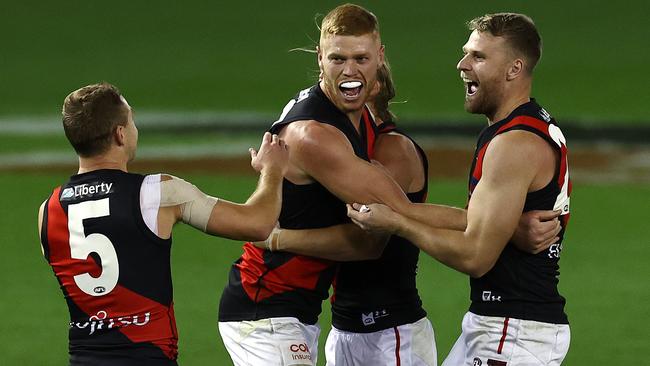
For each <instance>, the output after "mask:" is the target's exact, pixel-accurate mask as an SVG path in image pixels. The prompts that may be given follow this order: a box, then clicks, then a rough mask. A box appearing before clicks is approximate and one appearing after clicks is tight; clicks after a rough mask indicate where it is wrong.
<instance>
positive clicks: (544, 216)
mask: <svg viewBox="0 0 650 366" xmlns="http://www.w3.org/2000/svg"><path fill="white" fill-rule="evenodd" d="M534 212H535V213H536V214H537V217H539V219H540V220H541V221H549V220H553V219H554V218H557V217H559V216H560V214H561V213H562V210H557V211H534Z"/></svg>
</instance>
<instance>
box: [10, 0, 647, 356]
mask: <svg viewBox="0 0 650 366" xmlns="http://www.w3.org/2000/svg"><path fill="white" fill-rule="evenodd" d="M339 4H341V2H331V1H311V2H310V1H293V0H292V1H283V2H272V1H247V2H218V1H196V0H187V1H184V2H178V1H169V0H162V1H157V2H145V1H124V0H118V1H112V2H110V3H109V2H99V1H76V0H75V1H66V2H45V1H29V0H27V1H22V2H12V3H3V6H2V8H1V10H0V44H1V45H2V52H1V55H0V85H1V87H0V188H1V189H2V192H3V194H2V199H1V201H0V202H1V203H2V206H1V207H0V219H1V220H0V238H1V240H2V249H3V250H4V252H5V255H4V256H2V259H0V288H2V289H3V290H4V291H3V295H2V300H0V324H2V326H3V330H4V331H3V332H0V353H2V354H3V358H4V359H5V360H7V361H6V362H7V363H8V364H18V363H19V362H21V363H23V364H28V365H62V364H65V363H66V360H67V322H68V315H67V309H66V306H65V302H64V300H63V297H62V295H61V292H60V290H59V289H58V284H57V282H56V280H55V278H54V276H53V274H52V272H51V270H50V269H49V267H48V266H47V263H45V262H44V261H43V260H42V257H41V255H40V253H39V247H38V238H37V235H36V234H37V233H36V212H37V208H38V205H39V204H40V203H41V202H42V201H43V200H44V199H45V198H47V196H48V195H49V194H50V192H51V190H52V189H53V188H54V187H55V186H57V185H60V184H62V183H64V181H65V180H66V179H67V177H68V176H69V175H71V174H73V173H74V172H75V164H76V157H75V154H74V151H73V150H72V149H71V148H70V147H69V146H68V143H67V141H66V139H65V136H64V134H63V130H62V128H61V124H60V117H59V113H60V108H61V104H62V102H63V99H64V98H65V96H66V95H67V94H68V93H69V92H71V91H73V90H75V89H77V88H79V87H81V86H83V85H87V84H91V83H96V82H100V81H107V82H110V83H112V84H115V85H117V86H118V87H119V88H120V89H121V90H122V92H123V94H124V95H125V96H126V98H127V99H128V101H129V103H130V104H131V105H132V106H133V108H134V110H135V120H136V124H137V125H138V126H139V129H140V148H139V151H138V158H137V161H136V163H135V164H134V165H133V166H132V170H133V171H138V172H142V173H153V172H160V171H164V172H167V173H172V174H175V175H179V176H182V177H184V178H186V179H188V180H190V181H192V182H193V183H195V184H197V185H198V186H199V187H200V188H202V189H203V190H204V191H206V192H209V193H211V194H213V195H215V196H220V197H224V198H226V199H230V200H239V201H243V200H245V199H246V197H247V196H248V194H250V192H252V190H253V189H254V187H255V182H256V178H255V176H254V175H253V171H252V169H250V167H249V165H248V157H247V148H248V147H249V146H257V145H258V144H259V139H260V137H261V134H262V132H263V131H264V130H265V129H266V128H267V127H268V126H269V125H270V124H271V123H272V122H273V121H274V120H275V119H276V118H277V116H278V115H279V114H280V111H281V110H282V108H283V107H284V105H285V104H286V102H287V101H288V100H289V99H290V98H291V97H292V96H293V95H294V94H295V93H296V92H297V91H299V90H301V89H304V88H306V87H308V86H310V85H312V84H313V83H314V82H315V80H316V76H317V74H318V72H317V65H316V56H315V55H314V54H311V53H306V52H300V51H291V50H292V49H295V48H314V47H315V45H316V42H317V40H318V30H317V27H316V24H317V23H318V22H319V21H320V19H321V18H322V16H323V15H324V14H326V13H327V12H328V11H329V10H330V9H332V8H333V7H335V6H336V5H339ZM358 4H360V5H363V6H366V7H367V8H368V9H370V10H371V11H373V12H374V13H375V14H376V15H377V16H378V18H379V20H380V27H381V32H382V41H383V43H384V44H385V45H386V55H387V57H388V59H389V60H390V62H391V66H392V68H393V73H394V78H395V83H396V87H397V98H396V101H397V102H399V103H395V104H394V105H393V107H392V108H393V111H394V112H395V113H396V114H397V115H398V117H399V120H398V123H399V124H400V125H401V126H402V127H404V129H406V130H407V131H410V132H412V134H413V135H415V137H416V140H418V142H420V143H421V144H422V145H423V146H424V147H425V148H426V149H427V152H428V154H429V158H430V165H431V166H430V171H431V174H432V180H431V187H430V194H429V200H430V201H432V202H436V203H444V204H450V205H456V206H464V205H465V200H466V198H465V197H466V188H465V187H466V182H465V179H466V175H467V172H468V169H469V163H470V159H471V152H472V149H473V144H474V138H475V136H476V134H477V133H478V132H479V131H480V130H481V128H483V127H484V126H485V120H484V118H482V117H481V116H472V115H468V114H467V113H465V112H464V110H463V107H462V103H463V94H464V88H463V85H462V83H461V81H460V78H459V73H458V71H457V70H456V69H455V66H456V63H457V62H458V60H459V58H460V56H461V54H462V52H461V47H462V45H463V44H464V43H465V41H466V39H467V36H468V34H469V32H468V31H467V30H466V27H465V22H466V21H468V20H469V19H471V18H473V17H475V16H479V15H482V14H484V13H487V12H499V11H515V12H523V13H525V14H528V15H530V16H531V17H532V18H533V19H534V20H535V22H536V24H537V26H538V28H539V30H540V32H541V34H542V38H543V40H544V52H543V56H542V60H541V61H540V64H539V65H538V67H537V69H536V71H535V82H534V90H533V95H534V96H535V97H536V98H537V99H538V101H539V102H540V104H542V105H543V106H544V107H546V109H547V110H548V111H549V112H550V113H551V114H552V115H554V116H555V117H556V119H557V120H558V121H559V122H560V126H561V127H562V129H563V130H564V132H565V135H566V136H567V139H568V143H569V148H570V149H571V155H570V165H571V169H572V171H571V174H572V176H573V179H574V193H573V196H572V201H573V207H572V211H573V212H572V219H571V225H570V227H569V230H568V234H567V238H566V240H565V244H564V247H565V249H564V251H563V260H562V261H561V266H562V276H561V281H560V289H561V292H562V293H563V294H564V295H565V296H566V297H567V312H568V314H569V318H570V321H571V323H572V344H571V350H570V352H569V355H568V357H567V360H566V362H565V363H566V364H569V365H589V364H595V363H601V362H603V360H609V361H610V362H611V363H613V364H620V365H626V364H639V362H643V361H640V360H643V359H645V358H646V354H647V352H648V351H649V350H650V347H649V346H648V344H650V342H649V341H650V334H649V332H648V330H647V325H646V323H647V320H648V319H649V316H650V314H649V311H648V309H649V308H648V306H647V303H648V301H650V285H649V282H648V280H647V279H648V275H649V274H650V271H649V270H648V269H647V266H646V265H645V260H646V258H648V257H649V256H650V249H648V244H649V239H648V238H649V237H650V229H648V225H647V224H646V223H645V221H647V217H648V215H647V212H648V209H649V208H650V205H649V202H650V201H649V200H648V197H649V196H650V185H649V183H650V144H649V143H650V115H649V114H648V112H647V108H648V106H650V92H648V91H647V90H646V87H647V86H648V84H650V76H648V71H647V63H648V59H649V58H650V46H648V41H647V40H648V39H649V38H650V30H649V28H648V22H647V16H648V14H649V10H650V9H649V8H648V6H647V4H646V2H645V1H641V0H633V1H627V2H625V3H621V4H618V3H617V4H614V2H610V1H601V0H597V1H586V0H577V1H545V2H524V1H501V0H499V1H490V2H485V1H483V2H479V1H466V2H451V1H445V2H428V1H408V0H405V1H400V2H395V1H359V2H358ZM178 229H179V230H178V231H175V233H174V246H175V247H174V250H173V270H174V285H175V303H176V306H175V308H176V311H177V320H178V324H179V331H180V343H179V347H180V358H179V361H180V363H181V364H183V365H206V364H217V365H222V364H229V363H230V361H229V359H228V357H227V355H226V353H225V349H224V348H223V345H222V343H221V340H220V338H219V335H218V333H217V329H216V319H217V318H216V313H217V304H218V301H219V296H220V293H221V290H222V288H223V286H224V285H225V283H226V280H227V271H228V269H229V266H230V264H231V263H232V262H233V261H234V260H235V259H236V258H237V257H238V256H239V255H240V254H241V243H238V242H233V241H227V240H221V239H216V238H212V237H207V236H205V235H202V234H201V233H196V232H194V231H193V230H191V229H187V228H184V227H179V228H178ZM418 280H419V283H420V291H421V295H422V298H423V302H424V304H425V306H426V309H427V311H428V312H429V318H430V319H431V321H432V323H433V324H434V327H435V329H436V337H437V342H438V352H439V359H440V361H442V360H443V359H444V356H445V355H446V354H447V353H448V351H449V349H450V347H451V345H452V344H453V342H454V341H455V339H456V337H457V336H458V335H459V333H460V319H461V318H462V315H463V314H464V313H465V311H466V309H467V307H468V305H469V300H468V283H467V282H468V281H467V278H466V276H464V275H462V274H459V273H456V272H454V271H452V270H449V269H447V268H446V267H443V266H442V265H440V264H439V263H437V262H435V261H433V260H432V259H430V258H428V257H427V256H426V255H422V256H421V261H420V273H419V279H418ZM639 320H642V321H639ZM644 320H645V321H644ZM320 322H321V327H322V331H323V335H326V334H327V331H328V330H329V307H328V304H327V303H325V304H324V308H323V316H322V317H321V321H320ZM323 341H324V339H323ZM321 356H322V353H321ZM323 361H324V357H320V360H319V364H323Z"/></svg>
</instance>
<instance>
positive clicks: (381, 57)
mask: <svg viewBox="0 0 650 366" xmlns="http://www.w3.org/2000/svg"><path fill="white" fill-rule="evenodd" d="M385 50H386V46H384V45H383V44H382V45H381V47H379V67H382V66H384V54H385Z"/></svg>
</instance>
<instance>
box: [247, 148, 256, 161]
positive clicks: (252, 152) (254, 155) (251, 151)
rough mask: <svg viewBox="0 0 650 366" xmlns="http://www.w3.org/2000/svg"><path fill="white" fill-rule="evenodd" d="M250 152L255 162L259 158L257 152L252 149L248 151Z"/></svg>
mask: <svg viewBox="0 0 650 366" xmlns="http://www.w3.org/2000/svg"><path fill="white" fill-rule="evenodd" d="M248 152H249V153H250V154H251V160H254V159H255V158H256V157H257V151H255V149H253V148H252V147H251V148H249V149H248Z"/></svg>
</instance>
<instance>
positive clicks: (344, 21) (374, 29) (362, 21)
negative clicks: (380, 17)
mask: <svg viewBox="0 0 650 366" xmlns="http://www.w3.org/2000/svg"><path fill="white" fill-rule="evenodd" d="M365 34H375V35H376V36H377V37H379V22H378V21H377V17H376V16H375V14H373V13H371V12H370V11H368V10H366V9H364V8H362V7H361V6H359V5H355V4H343V5H339V6H337V7H336V8H334V9H332V10H331V11H330V12H329V13H327V15H325V17H324V18H323V21H322V23H321V27H320V38H321V39H323V38H326V37H328V36H333V35H337V36H362V35H365Z"/></svg>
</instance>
